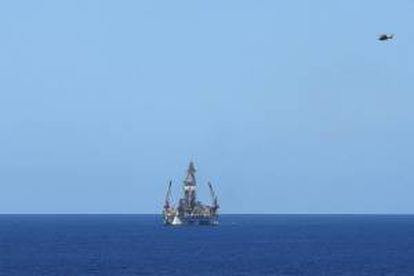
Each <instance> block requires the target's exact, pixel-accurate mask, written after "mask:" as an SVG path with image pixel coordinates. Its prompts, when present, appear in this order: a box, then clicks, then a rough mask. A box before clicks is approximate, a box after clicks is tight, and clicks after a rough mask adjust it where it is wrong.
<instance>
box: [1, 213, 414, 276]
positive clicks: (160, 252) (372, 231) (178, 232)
mask: <svg viewBox="0 0 414 276" xmlns="http://www.w3.org/2000/svg"><path fill="white" fill-rule="evenodd" d="M220 222H221V224H220V225H219V226H218V227H206V226H205V227H196V226H192V227H180V228H169V227H165V226H163V225H162V224H161V218H160V216H157V215H1V216H0V275H414V216H402V215H390V216H385V215H384V216H383V215H223V216H221V221H220Z"/></svg>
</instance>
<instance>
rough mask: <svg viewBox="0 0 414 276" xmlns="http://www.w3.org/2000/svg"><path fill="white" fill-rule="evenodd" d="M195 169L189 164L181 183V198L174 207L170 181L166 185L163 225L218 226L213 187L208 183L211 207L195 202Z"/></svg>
mask: <svg viewBox="0 0 414 276" xmlns="http://www.w3.org/2000/svg"><path fill="white" fill-rule="evenodd" d="M195 172H196V169H195V167H194V163H193V162H190V165H189V166H188V169H187V176H186V177H185V179H184V181H183V197H182V198H180V200H179V201H178V206H174V204H173V200H172V194H171V186H172V181H170V182H169V183H168V189H167V195H166V196H165V204H164V209H163V217H164V224H165V225H172V226H178V225H218V212H217V211H218V208H219V205H218V200H217V196H216V194H215V192H214V190H213V186H212V185H211V183H210V182H208V183H207V184H208V187H209V189H210V195H211V201H212V202H211V205H207V204H203V203H201V202H200V201H198V200H197V197H196V188H197V182H196V178H195Z"/></svg>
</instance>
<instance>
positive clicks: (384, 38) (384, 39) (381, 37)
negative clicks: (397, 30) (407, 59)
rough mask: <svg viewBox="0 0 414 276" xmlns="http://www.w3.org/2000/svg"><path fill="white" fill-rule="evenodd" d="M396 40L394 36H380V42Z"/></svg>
mask: <svg viewBox="0 0 414 276" xmlns="http://www.w3.org/2000/svg"><path fill="white" fill-rule="evenodd" d="M393 38H394V34H380V35H379V36H378V40H379V41H387V40H391V39H393Z"/></svg>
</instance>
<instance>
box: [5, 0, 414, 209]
mask: <svg viewBox="0 0 414 276" xmlns="http://www.w3.org/2000/svg"><path fill="white" fill-rule="evenodd" d="M413 15H414V2H413V1H409V0H406V1H403V0H399V1H356V0H350V1H302V0H298V1H2V2H1V3H0V212H1V213H22V212H23V213H37V212H39V213H61V212H62V213H67V212H70V213H82V212H88V213H91V212H125V213H158V212H160V208H161V206H162V203H163V202H162V201H163V197H164V193H165V188H166V185H167V181H168V179H169V178H172V179H173V180H174V181H175V185H176V192H178V191H179V187H180V185H181V180H182V178H183V177H184V173H185V169H186V167H187V164H188V161H189V160H190V159H193V160H194V161H195V162H196V165H197V167H198V169H199V174H198V175H199V182H200V190H201V191H200V192H201V193H202V194H203V198H204V199H205V198H207V188H206V187H205V185H204V184H205V182H206V181H207V180H211V181H212V182H213V183H214V184H215V186H216V188H217V193H218V195H219V197H220V199H221V205H222V211H223V212H226V213H255V212H257V213H413V212H414V201H413V200H412V195H413V194H414V175H413V171H412V168H413V167H414V109H413V108H412V105H413V102H414V94H413V93H414V84H413V80H414V78H413V77H414V51H413V50H412V49H413V47H414V29H413V28H412V26H413V25H414V16H413ZM381 32H391V33H395V34H396V39H395V40H394V41H390V42H387V43H380V42H379V41H377V40H376V37H377V35H378V34H379V33H381ZM177 196H178V194H176V195H175V197H176V198H177Z"/></svg>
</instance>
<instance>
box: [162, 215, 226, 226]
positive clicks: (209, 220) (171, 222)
mask: <svg viewBox="0 0 414 276" xmlns="http://www.w3.org/2000/svg"><path fill="white" fill-rule="evenodd" d="M164 224H165V225H168V226H182V225H207V226H208V225H209V226H215V225H218V217H182V218H179V219H176V218H166V217H165V218H164Z"/></svg>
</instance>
